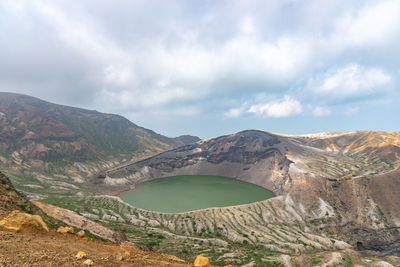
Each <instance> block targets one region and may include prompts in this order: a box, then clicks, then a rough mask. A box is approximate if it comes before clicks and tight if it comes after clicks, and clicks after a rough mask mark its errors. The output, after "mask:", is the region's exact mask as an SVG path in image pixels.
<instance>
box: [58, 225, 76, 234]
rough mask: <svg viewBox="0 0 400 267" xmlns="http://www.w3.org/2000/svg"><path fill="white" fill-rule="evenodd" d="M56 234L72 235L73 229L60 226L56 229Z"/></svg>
mask: <svg viewBox="0 0 400 267" xmlns="http://www.w3.org/2000/svg"><path fill="white" fill-rule="evenodd" d="M57 232H58V233H62V234H66V233H69V234H73V233H74V228H72V227H68V226H67V227H64V226H60V227H58V229H57Z"/></svg>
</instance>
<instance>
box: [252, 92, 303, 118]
mask: <svg viewBox="0 0 400 267" xmlns="http://www.w3.org/2000/svg"><path fill="white" fill-rule="evenodd" d="M302 110H303V107H302V105H301V103H300V102H299V101H297V100H295V99H293V98H291V97H289V96H285V98H284V99H283V100H282V101H277V102H269V103H266V104H257V105H253V106H251V107H250V108H249V109H248V110H247V111H248V112H249V113H254V114H255V115H257V116H261V117H273V118H282V117H289V116H292V115H297V114H300V113H301V112H302Z"/></svg>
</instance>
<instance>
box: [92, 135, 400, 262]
mask: <svg viewBox="0 0 400 267" xmlns="http://www.w3.org/2000/svg"><path fill="white" fill-rule="evenodd" d="M399 166H400V133H385V132H351V133H333V134H320V135H305V136H287V135H279V134H272V133H268V132H263V131H256V130H248V131H243V132H239V133H236V134H232V135H226V136H222V137H218V138H213V139H209V140H203V141H199V142H197V143H194V144H191V145H187V146H184V147H180V148H177V149H174V150H170V151H167V152H164V153H161V154H159V155H157V156H154V157H151V158H148V159H146V160H143V161H139V162H136V163H134V164H131V165H128V166H125V167H123V168H119V169H114V170H113V171H110V172H108V173H107V175H106V177H105V178H104V179H100V180H101V181H102V182H103V183H104V184H127V185H128V184H133V183H139V182H143V181H146V180H149V179H154V178H160V177H167V176H173V175H188V174H203V175H220V176H226V177H232V178H236V179H240V180H243V181H247V182H250V183H254V184H257V185H260V186H262V187H264V188H267V189H269V190H271V191H273V192H274V193H275V194H276V195H283V196H290V197H291V199H292V200H293V204H294V205H295V206H296V209H297V210H299V211H301V216H302V217H303V218H304V219H305V220H309V221H312V220H315V219H317V218H318V220H320V219H321V218H323V216H325V215H324V214H325V213H326V214H327V215H326V216H328V215H329V217H331V213H332V212H333V213H334V214H335V216H334V218H335V223H323V224H322V225H319V227H320V228H324V229H326V230H327V231H332V230H333V229H335V231H338V232H339V233H341V234H342V235H343V237H344V238H346V240H348V241H349V242H353V243H354V245H357V246H358V247H359V248H363V249H373V250H375V251H379V250H381V251H384V252H385V253H392V254H398V253H400V244H399V242H398V240H399V239H400V235H399V231H400V229H399V227H400V194H398V192H400V170H399ZM321 216H322V217H321ZM320 222H322V221H319V224H320ZM356 241H357V242H358V243H357V244H356Z"/></svg>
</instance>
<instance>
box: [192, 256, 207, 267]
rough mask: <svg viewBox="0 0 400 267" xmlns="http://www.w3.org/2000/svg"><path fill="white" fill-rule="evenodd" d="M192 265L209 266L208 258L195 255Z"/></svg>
mask: <svg viewBox="0 0 400 267" xmlns="http://www.w3.org/2000/svg"><path fill="white" fill-rule="evenodd" d="M194 266H195V267H210V266H211V265H210V260H209V259H208V258H207V257H204V256H203V255H199V256H197V257H196V259H195V261H194Z"/></svg>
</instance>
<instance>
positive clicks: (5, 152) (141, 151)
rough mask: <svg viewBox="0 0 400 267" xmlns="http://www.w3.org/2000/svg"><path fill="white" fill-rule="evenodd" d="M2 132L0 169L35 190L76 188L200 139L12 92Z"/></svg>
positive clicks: (5, 96)
mask: <svg viewBox="0 0 400 267" xmlns="http://www.w3.org/2000/svg"><path fill="white" fill-rule="evenodd" d="M0 130H1V131H0V162H1V167H2V169H3V170H4V171H6V172H8V173H9V174H10V177H11V178H13V177H27V178H28V177H30V179H29V183H28V185H30V186H31V187H33V188H35V187H36V188H40V187H41V188H43V187H46V184H49V182H53V181H54V180H60V182H61V181H63V180H64V181H63V182H65V180H66V179H67V180H69V179H72V180H73V181H72V183H73V184H75V186H76V184H78V185H79V184H82V183H86V182H87V181H88V180H90V178H91V177H92V176H93V175H94V174H96V173H98V172H100V171H101V170H104V169H108V168H110V167H112V166H117V165H119V164H121V163H124V162H129V161H132V160H137V159H138V158H142V157H147V156H149V155H152V154H155V153H159V152H162V151H164V150H168V149H172V148H174V147H179V146H181V145H185V144H187V143H188V142H189V143H190V142H193V141H197V140H199V138H197V137H194V136H188V135H186V136H181V137H175V138H168V137H165V136H162V135H160V134H157V133H155V132H154V131H152V130H148V129H145V128H143V127H140V126H137V125H136V124H134V123H132V122H130V121H129V120H128V119H126V118H124V117H122V116H120V115H114V114H105V113H101V112H98V111H93V110H86V109H82V108H75V107H69V106H64V105H57V104H53V103H50V102H46V101H43V100H41V99H39V98H35V97H31V96H27V95H20V94H14V93H0ZM60 175H61V176H63V177H61V178H60V177H59V176H60ZM36 177H37V178H36ZM57 177H58V178H57ZM14 181H15V184H16V186H17V187H19V189H21V190H23V191H25V192H28V191H29V188H27V187H26V186H25V187H24V188H23V187H21V184H23V182H22V181H18V180H14ZM50 186H51V185H50ZM53 186H55V185H53ZM59 187H60V186H59ZM61 191H66V193H67V191H68V189H65V188H64V189H63V190H61ZM31 197H32V196H31Z"/></svg>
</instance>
